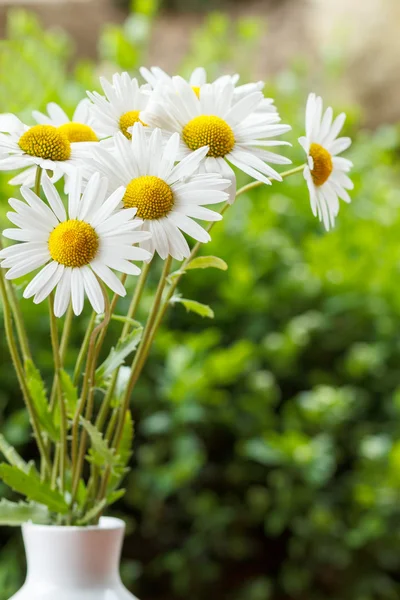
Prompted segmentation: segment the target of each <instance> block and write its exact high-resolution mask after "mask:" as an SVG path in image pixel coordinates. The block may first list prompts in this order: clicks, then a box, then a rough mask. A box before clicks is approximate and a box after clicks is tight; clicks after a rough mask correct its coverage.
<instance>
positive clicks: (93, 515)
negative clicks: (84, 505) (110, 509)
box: [77, 498, 107, 526]
mask: <svg viewBox="0 0 400 600" xmlns="http://www.w3.org/2000/svg"><path fill="white" fill-rule="evenodd" d="M106 506H107V499H106V498H103V500H101V501H100V502H97V504H95V505H94V506H93V507H92V508H91V509H90V510H88V511H87V513H86V514H85V516H84V517H83V518H82V519H80V520H79V521H78V522H77V525H80V526H82V525H90V524H91V523H92V521H94V520H95V519H97V517H98V515H99V514H100V513H101V512H102V511H103V509H104V508H105V507H106Z"/></svg>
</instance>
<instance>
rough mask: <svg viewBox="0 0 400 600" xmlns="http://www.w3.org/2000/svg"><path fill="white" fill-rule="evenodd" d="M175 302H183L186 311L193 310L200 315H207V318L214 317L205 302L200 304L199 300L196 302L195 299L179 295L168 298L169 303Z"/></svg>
mask: <svg viewBox="0 0 400 600" xmlns="http://www.w3.org/2000/svg"><path fill="white" fill-rule="evenodd" d="M177 302H179V303H180V304H183V306H184V307H185V308H186V310H187V311H188V312H194V313H197V314H198V315H200V316H201V317H208V318H209V319H213V318H214V311H213V309H212V308H211V307H210V306H207V304H201V302H197V301H196V300H188V299H187V298H180V297H179V296H173V297H172V298H171V300H170V303H171V304H175V303H177Z"/></svg>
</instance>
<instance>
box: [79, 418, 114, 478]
mask: <svg viewBox="0 0 400 600" xmlns="http://www.w3.org/2000/svg"><path fill="white" fill-rule="evenodd" d="M81 423H82V425H83V427H84V428H85V429H86V431H87V433H88V435H89V437H90V442H91V448H90V450H89V457H88V460H89V462H92V463H94V464H95V465H97V466H98V467H100V468H104V467H111V468H112V467H113V466H114V465H115V464H116V463H117V461H118V457H117V456H116V454H115V451H114V450H113V449H112V448H110V447H109V445H108V443H107V441H106V440H105V439H104V438H103V434H102V432H101V431H99V430H98V429H97V427H96V426H95V425H93V424H92V423H90V422H89V421H87V420H86V419H84V418H83V417H81Z"/></svg>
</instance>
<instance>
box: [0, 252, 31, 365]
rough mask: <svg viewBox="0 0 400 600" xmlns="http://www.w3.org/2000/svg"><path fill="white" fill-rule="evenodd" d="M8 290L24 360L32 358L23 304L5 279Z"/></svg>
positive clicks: (12, 286)
mask: <svg viewBox="0 0 400 600" xmlns="http://www.w3.org/2000/svg"><path fill="white" fill-rule="evenodd" d="M2 249H3V244H2V242H1V240H0V250H2ZM5 285H6V291H7V294H8V298H9V301H10V307H11V311H12V314H13V317H14V322H15V327H16V330H17V335H18V341H19V344H20V346H21V353H22V357H23V359H24V360H32V354H31V351H30V348H29V342H28V335H27V333H26V329H25V324H24V319H23V316H22V311H21V306H20V304H19V302H18V298H17V294H16V291H15V286H14V284H13V283H12V282H11V281H5Z"/></svg>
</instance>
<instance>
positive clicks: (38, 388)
mask: <svg viewBox="0 0 400 600" xmlns="http://www.w3.org/2000/svg"><path fill="white" fill-rule="evenodd" d="M25 376H26V385H27V387H28V389H29V393H30V395H31V398H32V402H33V405H34V407H35V412H36V416H37V418H38V421H39V423H40V427H41V429H42V430H43V431H44V432H45V433H47V435H48V436H49V437H50V439H51V440H52V441H53V442H58V441H59V440H60V431H59V428H58V427H56V425H55V423H54V420H53V416H52V414H51V412H50V410H49V402H48V398H47V393H46V387H45V385H44V381H43V379H42V376H41V375H40V371H39V370H38V369H37V368H36V367H35V365H34V364H33V362H32V361H31V360H29V359H28V360H26V361H25Z"/></svg>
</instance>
